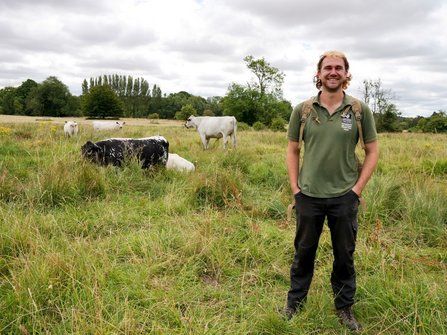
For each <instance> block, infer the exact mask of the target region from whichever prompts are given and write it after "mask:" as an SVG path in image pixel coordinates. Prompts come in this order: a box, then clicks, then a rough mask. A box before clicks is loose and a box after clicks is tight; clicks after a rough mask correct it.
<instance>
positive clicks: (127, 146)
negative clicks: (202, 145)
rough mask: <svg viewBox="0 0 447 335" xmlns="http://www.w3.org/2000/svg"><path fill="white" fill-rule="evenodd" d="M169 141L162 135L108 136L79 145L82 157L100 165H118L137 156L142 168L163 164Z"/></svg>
mask: <svg viewBox="0 0 447 335" xmlns="http://www.w3.org/2000/svg"><path fill="white" fill-rule="evenodd" d="M168 154H169V142H168V141H167V140H166V139H165V138H164V137H163V136H152V137H147V138H135V139H134V138H109V139H107V140H102V141H99V142H97V143H92V142H90V141H88V142H87V143H86V144H84V145H83V146H82V147H81V155H82V157H85V158H88V159H90V160H91V161H93V162H95V163H97V164H100V165H108V164H111V165H118V166H120V165H121V164H122V163H123V161H124V160H126V159H129V158H132V157H137V159H138V160H139V161H140V162H142V163H143V165H142V168H143V169H148V168H149V167H151V166H152V165H157V164H160V165H164V166H166V163H167V161H168Z"/></svg>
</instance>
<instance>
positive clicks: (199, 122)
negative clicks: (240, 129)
mask: <svg viewBox="0 0 447 335" xmlns="http://www.w3.org/2000/svg"><path fill="white" fill-rule="evenodd" d="M185 127H186V128H188V129H189V128H191V127H194V128H196V129H197V131H198V132H199V135H200V138H201V139H202V143H203V150H207V149H208V148H209V142H210V138H222V137H223V147H224V150H225V149H226V148H227V142H228V139H227V137H228V136H230V137H231V143H232V145H233V148H236V130H237V121H236V118H235V117H234V116H194V115H191V116H190V117H189V118H188V119H187V120H186V124H185Z"/></svg>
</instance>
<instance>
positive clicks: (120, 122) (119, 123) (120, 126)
mask: <svg viewBox="0 0 447 335" xmlns="http://www.w3.org/2000/svg"><path fill="white" fill-rule="evenodd" d="M116 124H117V125H118V127H119V129H121V128H123V124H126V122H125V121H116Z"/></svg>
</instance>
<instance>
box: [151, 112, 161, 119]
mask: <svg viewBox="0 0 447 335" xmlns="http://www.w3.org/2000/svg"><path fill="white" fill-rule="evenodd" d="M148 118H149V119H159V118H160V116H159V115H158V113H153V114H149V117H148Z"/></svg>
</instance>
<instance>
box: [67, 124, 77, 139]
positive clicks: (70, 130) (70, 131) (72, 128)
mask: <svg viewBox="0 0 447 335" xmlns="http://www.w3.org/2000/svg"><path fill="white" fill-rule="evenodd" d="M78 130H79V129H78V124H77V123H76V121H65V125H64V133H65V136H70V137H72V136H73V135H77V134H78Z"/></svg>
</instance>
